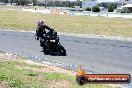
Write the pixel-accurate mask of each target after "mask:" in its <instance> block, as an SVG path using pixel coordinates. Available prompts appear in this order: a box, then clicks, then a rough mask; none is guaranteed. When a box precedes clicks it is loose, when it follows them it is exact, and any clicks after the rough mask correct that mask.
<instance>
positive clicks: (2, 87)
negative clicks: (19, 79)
mask: <svg viewBox="0 0 132 88" xmlns="http://www.w3.org/2000/svg"><path fill="white" fill-rule="evenodd" d="M0 88H11V87H10V86H9V84H8V83H7V82H6V81H0Z"/></svg>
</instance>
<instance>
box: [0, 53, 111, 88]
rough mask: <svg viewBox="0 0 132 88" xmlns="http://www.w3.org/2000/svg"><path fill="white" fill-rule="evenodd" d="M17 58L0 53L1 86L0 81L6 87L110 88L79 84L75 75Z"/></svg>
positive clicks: (107, 87) (101, 85)
mask: <svg viewBox="0 0 132 88" xmlns="http://www.w3.org/2000/svg"><path fill="white" fill-rule="evenodd" d="M6 55H7V54H6ZM10 58H12V57H10ZM17 58H18V59H15V60H13V59H14V57H13V58H12V59H11V60H8V58H3V55H2V57H1V54H0V85H1V88H4V87H5V84H3V85H2V82H4V83H6V88H110V87H109V86H107V85H106V84H104V85H103V84H86V85H83V86H79V85H78V84H77V83H76V81H75V76H72V75H68V74H64V73H62V72H54V71H51V72H47V71H46V70H44V71H41V70H42V69H43V68H46V67H45V66H39V65H34V64H28V63H26V60H23V59H21V58H20V57H17ZM5 59H6V60H5ZM47 69H49V68H47ZM60 70H61V69H60Z"/></svg>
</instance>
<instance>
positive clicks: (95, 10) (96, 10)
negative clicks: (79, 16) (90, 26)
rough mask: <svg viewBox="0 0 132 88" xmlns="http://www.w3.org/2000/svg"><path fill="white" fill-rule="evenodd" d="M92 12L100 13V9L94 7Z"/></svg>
mask: <svg viewBox="0 0 132 88" xmlns="http://www.w3.org/2000/svg"><path fill="white" fill-rule="evenodd" d="M92 11H93V12H100V8H99V7H98V6H94V7H93V8H92Z"/></svg>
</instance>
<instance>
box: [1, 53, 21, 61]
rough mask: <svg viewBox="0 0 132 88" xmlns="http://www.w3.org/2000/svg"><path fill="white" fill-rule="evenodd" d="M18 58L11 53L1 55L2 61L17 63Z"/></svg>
mask: <svg viewBox="0 0 132 88" xmlns="http://www.w3.org/2000/svg"><path fill="white" fill-rule="evenodd" d="M18 59H19V58H18V56H16V55H14V54H9V53H0V61H16V60H18Z"/></svg>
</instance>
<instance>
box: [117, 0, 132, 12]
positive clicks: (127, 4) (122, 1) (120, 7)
mask: <svg viewBox="0 0 132 88" xmlns="http://www.w3.org/2000/svg"><path fill="white" fill-rule="evenodd" d="M117 11H118V12H121V11H122V12H125V13H130V12H132V0H119V1H118V2H117Z"/></svg>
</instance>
